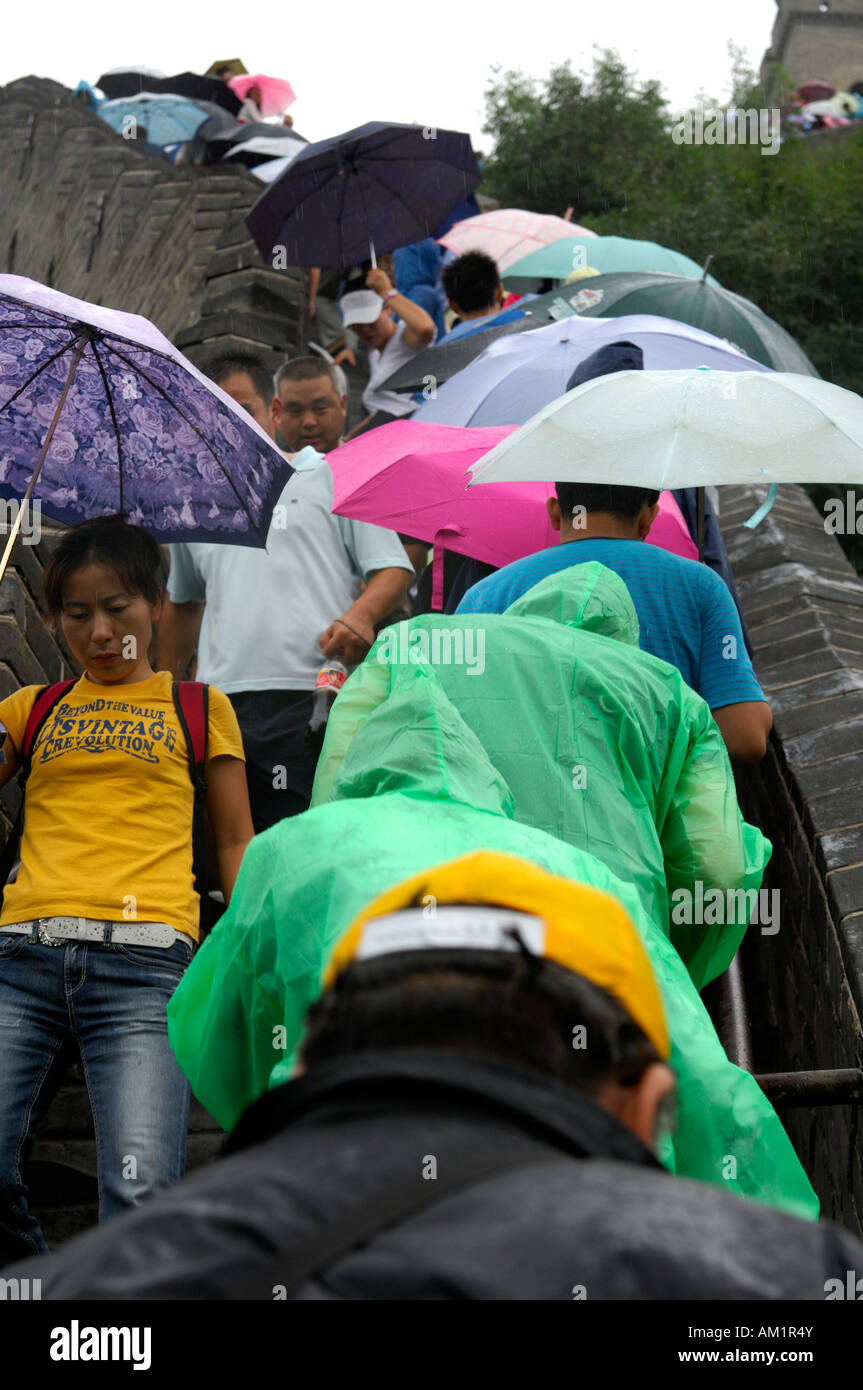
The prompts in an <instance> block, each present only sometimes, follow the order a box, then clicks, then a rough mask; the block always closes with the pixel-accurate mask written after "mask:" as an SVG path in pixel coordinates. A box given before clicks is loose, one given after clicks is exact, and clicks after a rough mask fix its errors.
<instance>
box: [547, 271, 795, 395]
mask: <svg viewBox="0 0 863 1390" xmlns="http://www.w3.org/2000/svg"><path fill="white" fill-rule="evenodd" d="M524 309H525V312H526V313H529V314H531V315H535V316H536V317H538V318H540V319H541V320H542V321H545V319H546V317H547V316H548V317H550V318H553V319H560V318H567V317H568V316H569V315H570V314H578V315H580V316H583V317H588V318H619V317H620V316H621V315H623V314H658V315H659V316H660V318H666V319H676V320H677V321H678V323H688V324H691V325H692V327H693V328H701V329H703V330H704V332H705V333H713V334H714V336H715V337H717V338H725V339H727V341H728V342H730V343H733V344H734V345H735V347H738V348H740V350H741V352H745V353H746V355H747V357H754V358H755V361H756V362H763V363H764V366H765V367H772V368H773V369H774V371H777V372H798V373H800V374H802V375H803V376H818V375H819V373H818V372H817V371H816V369H815V367H814V366H813V364H812V363H811V362H810V361H809V358H808V357H807V356H806V353H805V352H804V351H803V349H802V348H801V347H800V346H799V345H798V344H797V343H796V342H795V341H794V339H793V338H792V337H791V335H790V333H786V332H785V329H784V328H781V327H780V326H779V324H778V323H777V322H776V321H775V319H771V318H769V317H768V316H767V314H765V313H763V312H762V310H761V309H759V308H758V305H757V304H753V303H752V301H751V300H749V299H744V298H743V296H742V295H739V294H734V293H733V291H732V290H726V289H723V288H722V287H721V286H720V285H711V284H708V283H707V282H706V281H704V280H690V279H687V278H686V277H685V276H683V275H666V274H664V273H663V272H661V271H638V270H635V271H618V272H617V273H615V274H613V275H596V276H592V277H590V278H589V279H585V280H576V281H575V282H574V283H573V284H571V285H563V286H561V288H560V289H559V290H554V291H552V292H550V293H549V294H547V295H542V296H541V298H539V299H533V300H530V301H527V300H526V301H525V303H524Z"/></svg>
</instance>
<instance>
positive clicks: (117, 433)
mask: <svg viewBox="0 0 863 1390" xmlns="http://www.w3.org/2000/svg"><path fill="white" fill-rule="evenodd" d="M93 356H94V357H95V359H96V365H97V366H98V368H99V375H100V376H101V378H102V384H103V386H104V387H105V396H106V398H107V401H108V409H109V410H110V412H111V423H112V424H113V426H114V436H115V438H116V440H117V474H118V477H119V481H120V506H119V507H118V511H119V512H120V513H121V514H122V512H123V444H122V440H121V437H120V425H119V422H118V420H117V412H116V410H115V409H114V397H113V396H112V395H111V387H110V386H109V384H108V376H107V373H106V371H105V367H104V364H103V362H102V359H101V357H100V356H99V354H98V352H97V351H96V344H95V343H93Z"/></svg>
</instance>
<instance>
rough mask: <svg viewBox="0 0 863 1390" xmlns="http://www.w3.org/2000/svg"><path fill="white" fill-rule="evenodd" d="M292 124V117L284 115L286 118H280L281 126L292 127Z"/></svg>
mask: <svg viewBox="0 0 863 1390" xmlns="http://www.w3.org/2000/svg"><path fill="white" fill-rule="evenodd" d="M293 124H294V118H293V116H287V115H286V116H283V117H282V125H293Z"/></svg>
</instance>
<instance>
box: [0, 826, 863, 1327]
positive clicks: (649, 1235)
mask: <svg viewBox="0 0 863 1390" xmlns="http://www.w3.org/2000/svg"><path fill="white" fill-rule="evenodd" d="M667 1055H668V1035H667V1032H666V1027H665V1020H664V1016H663V1011H662V1004H661V1000H660V996H659V991H658V988H657V985H656V982H655V979H654V977H653V974H652V971H651V967H650V964H649V961H648V959H647V956H646V954H645V951H644V948H643V946H642V944H641V941H640V938H639V937H638V934H637V932H636V930H635V928H634V926H633V924H632V922H631V919H630V918H629V917H628V915H627V913H626V912H625V910H624V909H623V907H622V906H621V904H620V903H619V902H618V901H617V900H616V899H615V898H612V897H611V896H610V895H609V894H607V893H605V892H602V891H600V890H598V889H595V888H591V887H587V886H586V885H581V884H577V883H573V882H572V881H569V880H564V879H560V878H556V877H554V876H552V875H550V874H548V873H546V872H545V871H544V870H542V869H540V868H538V867H536V866H534V865H531V864H527V863H525V862H524V861H522V860H519V859H515V858H512V857H511V856H509V855H500V854H492V853H477V854H472V855H468V856H465V857H464V858H463V859H460V860H456V861H454V862H453V863H450V864H447V865H443V866H440V867H438V868H433V869H430V870H427V871H425V872H424V873H421V874H418V875H417V876H416V877H415V878H413V879H411V880H409V881H408V882H407V883H405V884H402V885H400V886H399V887H398V888H395V889H393V890H391V891H390V892H389V893H387V894H385V895H384V896H383V897H382V898H379V899H378V900H377V901H376V902H375V903H373V904H372V905H371V906H370V907H369V908H368V909H366V911H365V912H364V913H363V914H362V915H361V916H360V918H359V919H358V920H357V922H356V923H355V924H354V926H353V927H352V928H351V929H350V931H349V932H348V933H347V934H346V936H345V937H343V938H342V941H341V942H340V943H339V945H338V947H337V948H336V952H335V954H334V956H333V958H332V961H331V963H330V967H329V971H328V975H327V978H326V980H325V988H324V993H323V995H322V996H321V999H320V1000H319V1001H318V1003H317V1004H316V1005H315V1006H314V1007H313V1009H312V1010H311V1012H310V1015H309V1021H308V1029H307V1034H306V1038H305V1042H304V1047H303V1053H302V1062H303V1066H304V1068H305V1070H304V1071H303V1073H302V1074H300V1075H298V1076H297V1077H296V1078H295V1079H294V1080H292V1081H290V1082H288V1083H287V1084H285V1085H283V1086H281V1087H279V1088H277V1089H275V1090H272V1091H270V1092H268V1093H267V1094H266V1095H265V1096H263V1097H262V1098H261V1099H260V1100H259V1101H257V1102H256V1103H255V1104H254V1105H253V1106H252V1107H251V1108H250V1109H249V1110H248V1111H247V1112H246V1114H245V1116H244V1117H243V1119H242V1120H241V1121H240V1124H239V1126H238V1127H237V1129H236V1130H235V1132H234V1134H233V1135H232V1136H231V1139H230V1140H229V1143H228V1146H227V1149H228V1153H229V1156H227V1157H225V1158H223V1159H222V1160H220V1161H219V1162H217V1163H215V1164H214V1165H212V1166H211V1167H209V1168H207V1169H205V1170H203V1171H199V1172H198V1173H195V1174H194V1175H192V1176H190V1177H188V1178H186V1179H184V1180H183V1181H182V1182H181V1183H179V1184H178V1185H177V1186H176V1187H175V1188H173V1189H172V1190H171V1191H169V1192H166V1193H162V1194H160V1195H159V1196H158V1197H154V1198H153V1199H151V1201H150V1202H148V1203H147V1204H146V1205H145V1206H142V1207H140V1208H139V1209H137V1210H136V1211H134V1212H131V1213H130V1214H129V1215H128V1216H126V1217H122V1218H120V1219H119V1220H117V1221H114V1222H112V1223H111V1225H110V1226H107V1227H103V1228H99V1229H98V1230H96V1231H93V1232H90V1233H87V1234H86V1235H84V1236H81V1237H79V1238H78V1239H76V1240H73V1241H71V1242H70V1243H69V1244H68V1245H67V1246H66V1247H65V1248H64V1249H63V1250H62V1251H60V1252H59V1253H58V1254H55V1255H51V1256H46V1257H40V1258H36V1259H33V1260H29V1261H27V1262H26V1263H23V1264H19V1265H16V1266H13V1267H11V1268H10V1269H8V1270H4V1276H5V1277H6V1278H9V1277H10V1276H15V1275H20V1276H22V1277H30V1278H39V1279H41V1280H42V1298H43V1299H46V1298H47V1299H177V1298H179V1299H237V1298H240V1299H248V1298H258V1299H268V1300H272V1299H275V1300H280V1299H300V1300H309V1299H366V1300H367V1299H492V1300H508V1299H561V1300H572V1299H585V1298H586V1299H592V1300H596V1299H691V1298H696V1299H699V1300H710V1299H824V1298H825V1297H826V1296H827V1292H828V1290H829V1289H830V1288H832V1287H835V1286H834V1284H833V1283H832V1282H831V1281H833V1280H839V1281H841V1284H842V1287H844V1284H845V1281H846V1276H847V1272H848V1271H849V1270H857V1271H861V1272H863V1245H860V1243H859V1242H857V1241H856V1240H855V1239H854V1238H853V1237H851V1236H850V1235H848V1234H847V1233H845V1232H843V1231H841V1230H840V1229H839V1228H838V1227H836V1226H833V1225H831V1224H830V1223H828V1222H821V1223H812V1224H809V1223H806V1222H802V1221H798V1220H796V1219H795V1218H793V1217H790V1216H786V1215H784V1214H782V1213H779V1212H776V1211H773V1210H772V1209H770V1208H768V1207H764V1206H761V1205H760V1204H758V1203H756V1202H752V1201H748V1200H744V1199H742V1198H738V1197H734V1196H731V1195H729V1194H725V1193H723V1192H720V1191H718V1190H716V1189H715V1188H713V1187H710V1186H707V1185H706V1184H701V1183H697V1182H691V1181H688V1180H685V1179H678V1178H674V1177H671V1176H670V1175H669V1174H668V1173H667V1172H665V1170H664V1169H663V1168H661V1166H660V1164H659V1162H658V1161H657V1159H656V1158H655V1156H654V1153H653V1145H654V1142H655V1140H656V1137H657V1135H658V1133H660V1132H661V1130H662V1128H663V1126H664V1125H665V1124H667V1123H668V1120H669V1102H670V1100H671V1098H672V1096H673V1086H674V1081H673V1074H672V1072H671V1070H670V1068H669V1067H668V1066H667V1064H666V1061H665V1058H666V1057H667Z"/></svg>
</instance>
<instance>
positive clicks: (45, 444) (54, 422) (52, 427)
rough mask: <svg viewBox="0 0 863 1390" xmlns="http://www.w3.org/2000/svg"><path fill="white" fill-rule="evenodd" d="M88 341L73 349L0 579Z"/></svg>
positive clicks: (1, 562) (0, 561) (0, 568)
mask: <svg viewBox="0 0 863 1390" xmlns="http://www.w3.org/2000/svg"><path fill="white" fill-rule="evenodd" d="M89 341H90V334H89V333H86V332H85V333H83V334H82V336H81V337H80V338H79V340H78V346H77V347H76V349H75V356H74V357H73V358H72V365H71V367H70V368H69V375H68V376H67V378H66V384H65V386H64V387H63V390H62V392H61V395H60V399H59V401H58V402H57V409H56V410H55V411H54V415H53V418H52V420H51V423H50V425H49V426H48V433H47V434H46V435H45V439H44V441H43V443H42V448H41V449H40V450H39V457H38V458H37V460H36V467H35V468H34V469H33V473H32V475H31V477H30V481H29V483H28V484H27V491H26V492H25V493H24V496H23V498H22V500H21V505H20V506H19V508H18V515H17V516H16V518H15V524H14V525H13V527H12V530H11V532H10V533H9V539H8V540H7V542H6V549H5V550H4V551H3V558H2V559H0V581H2V579H3V576H4V574H5V573H6V566H7V565H8V563H9V556H10V555H11V554H12V547H13V546H14V544H15V541H16V540H17V538H18V532H19V531H20V530H21V519H22V517H23V515H24V508H25V507H26V505H27V503H28V502H29V501H30V498H31V497H32V496H33V489H34V487H35V486H36V479H37V478H38V477H39V474H40V472H41V471H42V464H43V463H44V462H45V455H46V454H47V452H48V450H49V448H50V447H51V440H52V439H53V438H54V431H55V430H56V428H57V422H58V421H59V419H60V412H61V411H62V409H63V406H64V405H65V404H66V397H67V396H68V394H69V387H70V386H71V385H72V380H73V378H74V376H75V373H76V371H77V370H78V363H79V362H80V361H81V356H82V354H83V352H84V349H85V347H86V346H87V344H88V343H89Z"/></svg>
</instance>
